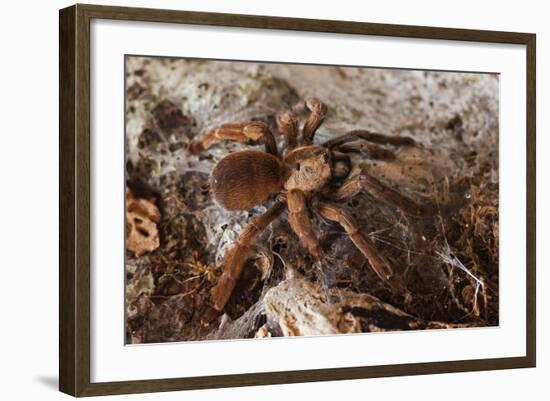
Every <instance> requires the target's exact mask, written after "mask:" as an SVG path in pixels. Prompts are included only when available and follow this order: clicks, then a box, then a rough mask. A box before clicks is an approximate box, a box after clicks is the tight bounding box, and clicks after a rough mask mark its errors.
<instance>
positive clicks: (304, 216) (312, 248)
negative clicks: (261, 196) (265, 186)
mask: <svg viewBox="0 0 550 401" xmlns="http://www.w3.org/2000/svg"><path fill="white" fill-rule="evenodd" d="M287 204H288V221H289V223H290V227H291V228H292V230H293V231H294V232H295V233H296V235H297V236H298V238H299V239H300V242H301V243H302V245H303V246H304V247H305V248H306V249H307V250H308V251H309V253H310V254H311V255H312V256H314V257H316V258H320V257H321V253H322V251H321V246H320V245H319V242H318V241H317V236H316V235H315V232H314V231H313V227H312V226H311V221H310V219H309V216H308V208H307V202H306V197H305V195H304V193H303V192H302V191H300V190H299V189H291V190H290V191H289V192H288V194H287Z"/></svg>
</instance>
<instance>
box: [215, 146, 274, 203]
mask: <svg viewBox="0 0 550 401" xmlns="http://www.w3.org/2000/svg"><path fill="white" fill-rule="evenodd" d="M282 172H283V167H282V164H281V162H280V160H279V159H278V158H277V157H275V156H273V155H272V154H269V153H265V152H259V151H257V150H243V151H240V152H235V153H231V154H229V155H227V156H225V157H224V158H223V159H221V160H220V161H219V162H218V164H216V167H214V170H213V171H212V175H211V178H210V186H211V189H212V194H213V196H214V199H215V200H216V201H217V202H218V203H219V204H220V205H221V206H223V207H224V208H225V209H226V210H249V209H251V208H252V207H254V206H256V205H259V204H261V203H263V202H265V201H266V200H267V198H269V196H270V195H272V194H274V193H276V192H279V191H280V190H281V187H282V176H283V173H282Z"/></svg>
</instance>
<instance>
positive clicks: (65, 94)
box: [59, 4, 536, 396]
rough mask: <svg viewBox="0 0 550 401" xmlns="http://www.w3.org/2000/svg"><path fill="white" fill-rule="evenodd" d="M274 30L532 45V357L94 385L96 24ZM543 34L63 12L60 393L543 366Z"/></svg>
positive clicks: (147, 12) (167, 13) (134, 11)
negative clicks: (539, 191) (539, 82)
mask: <svg viewBox="0 0 550 401" xmlns="http://www.w3.org/2000/svg"><path fill="white" fill-rule="evenodd" d="M92 18H100V19H114V20H130V21H147V22H165V23H183V24H194V25H211V26H226V27H242V28H265V29H280V30H294V31H310V32H329V33H345V34H357V35H376V36H393V37H403V38H421V39H441V40H458V41H475V42H493V43H509V44H519V45H524V46H526V53H527V58H526V65H527V121H526V126H527V138H526V140H527V194H526V197H527V244H526V246H527V260H526V267H527V269H526V270H527V288H526V290H527V310H526V313H527V324H526V327H525V330H526V333H527V336H526V339H527V343H526V350H527V354H526V356H524V357H512V358H493V359H476V360H462V361H441V362H430V363H411V364H400V365H380V366H366V367H349V368H331V369H315V370H300V371H283V372H264V373H261V372H260V373H252V374H232V375H222V376H202V377H187V378H186V377H182V378H171V379H155V380H136V381H121V382H101V383H91V382H90V361H91V360H90V20H91V19H92ZM535 53H536V35H535V34H532V33H516V32H497V31H482V30H467V29H452V28H435V27H422V26H406V25H388V24H372V23H363V22H350V21H330V20H313V19H301V18H283V17H267V16H252V15H238V14H218V13H202V12H191V11H171V10H157V9H143V8H126V7H110V6H96V5H82V4H78V5H74V6H71V7H68V8H65V9H62V10H60V13H59V60H60V62H59V93H60V99H59V131H60V132H59V138H60V141H59V152H60V165H59V227H60V236H59V259H60V266H59V274H60V278H59V389H60V391H62V392H64V393H67V394H70V395H73V396H93V395H106V394H125V393H144V392H155V391H174V390H189V389H205V388H220V387H237V386H251V385H264V384H281V383H298V382H315V381H325V380H349V379H364V378H373V377H389V376H402V375H420V374H433V373H450V372H465V371H481V370H495V369H512V368H528V367H535V366H536V305H535V300H536V293H535V290H536V288H535V287H536V286H535V284H536V275H535V250H536V226H535V224H536V223H535V216H536V200H535V198H536V187H535V185H536V184H535V181H536V171H535V170H536V168H535V160H536V153H535V152H536V151H535V146H536V131H535V129H536V128H535V121H536V55H535Z"/></svg>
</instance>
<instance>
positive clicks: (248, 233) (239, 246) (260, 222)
mask: <svg viewBox="0 0 550 401" xmlns="http://www.w3.org/2000/svg"><path fill="white" fill-rule="evenodd" d="M284 210H285V203H284V201H282V200H277V201H275V203H274V204H273V206H271V208H269V209H268V210H267V211H266V212H265V213H264V214H261V215H259V216H256V217H254V218H253V219H252V221H251V222H250V223H249V224H248V225H247V226H246V227H245V228H244V229H243V230H242V231H241V233H240V234H239V236H238V238H237V240H236V241H235V244H234V245H233V247H232V248H231V249H230V250H229V251H228V252H227V254H226V256H225V260H224V269H223V273H222V275H221V276H220V277H219V279H218V282H217V283H216V285H215V286H214V287H213V288H212V290H211V295H212V302H213V307H214V309H216V310H217V311H221V310H223V308H224V307H225V304H226V303H227V301H228V300H229V298H230V297H231V294H232V292H233V289H234V288H235V285H236V284H237V280H238V279H239V277H240V276H241V274H242V272H243V269H244V265H245V263H246V261H247V259H248V257H249V256H250V253H251V251H252V245H253V244H254V242H255V241H256V239H257V238H258V237H259V236H260V234H261V233H262V232H263V231H264V230H265V229H266V228H267V227H268V226H269V224H271V223H272V222H273V220H275V219H276V218H277V217H279V216H280V215H281V213H282V212H283V211H284Z"/></svg>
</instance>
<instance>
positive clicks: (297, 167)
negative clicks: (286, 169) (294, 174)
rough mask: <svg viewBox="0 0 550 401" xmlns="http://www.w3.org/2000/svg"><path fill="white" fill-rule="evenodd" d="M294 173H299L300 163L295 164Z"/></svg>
mask: <svg viewBox="0 0 550 401" xmlns="http://www.w3.org/2000/svg"><path fill="white" fill-rule="evenodd" d="M296 171H300V163H296Z"/></svg>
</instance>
